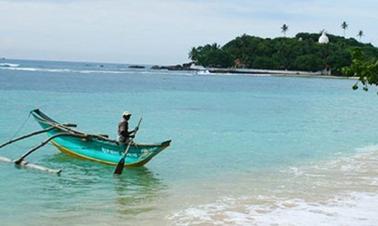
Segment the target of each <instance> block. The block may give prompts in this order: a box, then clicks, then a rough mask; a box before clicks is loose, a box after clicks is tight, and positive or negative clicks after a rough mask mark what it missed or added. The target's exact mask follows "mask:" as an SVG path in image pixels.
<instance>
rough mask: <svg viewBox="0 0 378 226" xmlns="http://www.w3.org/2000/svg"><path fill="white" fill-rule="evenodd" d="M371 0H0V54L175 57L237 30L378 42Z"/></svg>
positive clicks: (170, 60)
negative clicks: (323, 33) (283, 30)
mask: <svg viewBox="0 0 378 226" xmlns="http://www.w3.org/2000/svg"><path fill="white" fill-rule="evenodd" d="M377 12H378V1H377V0H361V1H355V0H353V1H351V0H264V1H261V0H249V1H247V0H232V1H231V0H229V1H226V0H155V1H153V0H132V1H131V0H0V57H6V58H15V59H40V60H64V61H82V62H84V61H85V62H114V63H130V64H178V63H184V62H188V61H189V59H188V52H189V51H190V49H191V48H192V47H194V46H199V45H204V44H207V43H214V42H216V43H218V44H221V45H224V44H225V43H227V42H228V41H230V40H232V39H233V38H235V37H237V36H240V35H242V34H249V35H254V36H260V37H271V38H273V37H278V36H282V35H283V34H282V33H281V29H280V27H281V26H282V25H283V24H284V23H285V24H287V25H288V26H289V31H288V33H287V35H288V36H295V34H296V33H298V32H303V31H304V32H319V31H321V30H322V29H325V30H326V31H327V32H329V33H332V34H336V35H343V30H342V29H341V23H342V22H343V21H346V22H347V23H348V24H349V28H348V30H347V31H346V35H347V36H350V37H356V35H357V33H358V31H359V30H363V32H364V34H365V36H364V37H363V38H362V41H363V42H370V43H372V44H373V45H375V46H378V29H377V25H376V24H375V23H376V22H377V21H378V13H377Z"/></svg>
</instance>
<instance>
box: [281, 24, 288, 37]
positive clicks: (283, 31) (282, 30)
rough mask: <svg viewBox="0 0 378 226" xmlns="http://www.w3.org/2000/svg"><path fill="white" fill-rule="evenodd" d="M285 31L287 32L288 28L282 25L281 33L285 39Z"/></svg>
mask: <svg viewBox="0 0 378 226" xmlns="http://www.w3.org/2000/svg"><path fill="white" fill-rule="evenodd" d="M287 30H289V26H287V25H286V24H284V25H282V27H281V32H282V33H284V36H285V37H286V32H287Z"/></svg>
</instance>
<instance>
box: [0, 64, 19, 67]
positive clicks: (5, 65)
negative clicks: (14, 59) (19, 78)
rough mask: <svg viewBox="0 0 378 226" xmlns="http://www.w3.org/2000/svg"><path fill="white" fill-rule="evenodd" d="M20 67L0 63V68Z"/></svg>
mask: <svg viewBox="0 0 378 226" xmlns="http://www.w3.org/2000/svg"><path fill="white" fill-rule="evenodd" d="M18 66H20V65H19V64H11V63H0V67H6V68H8V67H18Z"/></svg>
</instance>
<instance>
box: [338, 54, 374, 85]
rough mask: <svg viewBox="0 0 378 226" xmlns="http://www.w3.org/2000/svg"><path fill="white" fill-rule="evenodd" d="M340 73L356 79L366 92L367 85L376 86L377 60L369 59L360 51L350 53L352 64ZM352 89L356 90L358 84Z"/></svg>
mask: <svg viewBox="0 0 378 226" xmlns="http://www.w3.org/2000/svg"><path fill="white" fill-rule="evenodd" d="M342 71H343V73H344V74H345V75H347V76H354V77H358V79H359V81H360V82H361V83H362V85H363V90H365V91H368V85H376V86H377V85H378V59H377V58H370V57H369V56H367V55H366V54H364V52H363V51H362V50H361V49H354V50H353V51H352V64H351V65H350V66H347V67H344V68H343V69H342ZM353 89H355V90H356V89H358V82H357V83H356V84H355V85H354V86H353Z"/></svg>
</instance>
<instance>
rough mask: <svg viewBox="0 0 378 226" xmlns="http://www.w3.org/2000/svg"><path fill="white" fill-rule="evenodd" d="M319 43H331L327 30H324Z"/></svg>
mask: <svg viewBox="0 0 378 226" xmlns="http://www.w3.org/2000/svg"><path fill="white" fill-rule="evenodd" d="M319 43H320V44H328V43H329V38H328V36H327V34H326V32H325V31H323V32H322V35H321V36H320V37H319Z"/></svg>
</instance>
